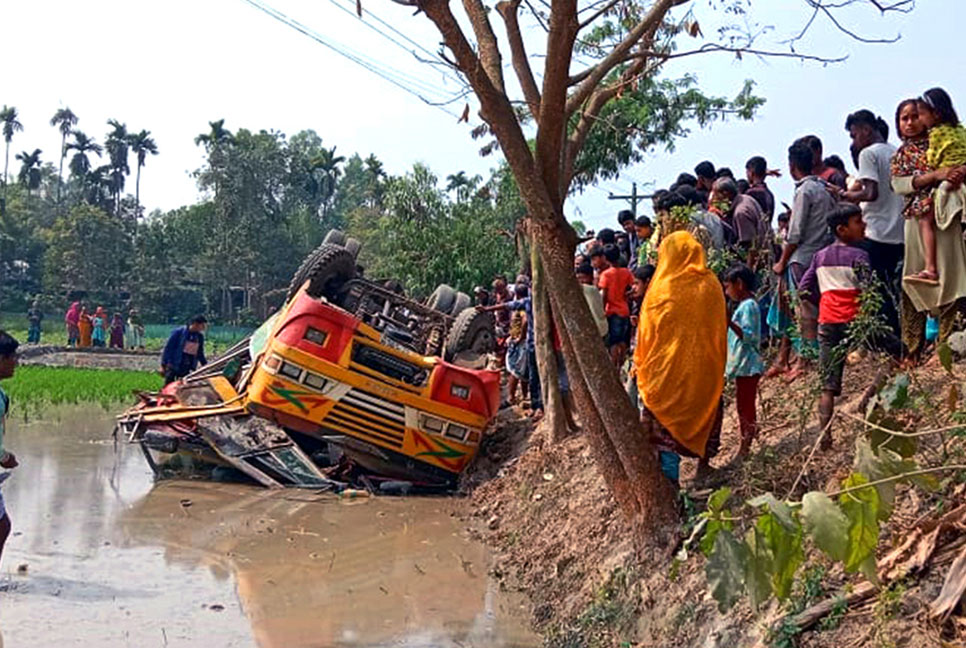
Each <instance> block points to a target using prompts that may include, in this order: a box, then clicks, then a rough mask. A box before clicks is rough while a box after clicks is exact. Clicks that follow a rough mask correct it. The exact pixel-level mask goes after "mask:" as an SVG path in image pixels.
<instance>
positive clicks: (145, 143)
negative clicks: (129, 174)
mask: <svg viewBox="0 0 966 648" xmlns="http://www.w3.org/2000/svg"><path fill="white" fill-rule="evenodd" d="M128 144H130V146H131V152H133V153H134V154H135V155H136V156H137V158H138V173H137V178H136V179H135V180H134V212H135V213H136V214H140V213H141V167H143V166H144V160H145V158H147V156H148V153H150V154H151V155H157V154H158V145H157V143H155V141H154V138H153V137H151V131H146V130H142V131H141V132H140V133H134V134H132V135H130V136H128Z"/></svg>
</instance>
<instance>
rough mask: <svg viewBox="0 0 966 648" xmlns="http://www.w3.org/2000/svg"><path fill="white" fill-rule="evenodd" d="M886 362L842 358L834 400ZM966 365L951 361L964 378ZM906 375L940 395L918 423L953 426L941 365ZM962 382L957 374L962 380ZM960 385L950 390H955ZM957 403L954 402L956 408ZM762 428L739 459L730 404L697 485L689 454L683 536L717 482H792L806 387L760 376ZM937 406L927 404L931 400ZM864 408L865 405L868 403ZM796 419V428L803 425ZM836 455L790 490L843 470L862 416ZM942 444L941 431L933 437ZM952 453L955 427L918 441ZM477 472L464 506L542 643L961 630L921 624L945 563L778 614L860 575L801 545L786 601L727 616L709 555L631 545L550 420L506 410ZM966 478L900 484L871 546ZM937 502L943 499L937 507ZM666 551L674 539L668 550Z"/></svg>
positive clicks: (808, 438)
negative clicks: (537, 422) (842, 374)
mask: <svg viewBox="0 0 966 648" xmlns="http://www.w3.org/2000/svg"><path fill="white" fill-rule="evenodd" d="M883 368H884V367H883V366H882V365H881V364H879V363H878V362H876V361H875V360H872V359H870V360H866V361H863V363H861V364H860V365H857V366H854V367H849V368H848V370H847V374H846V384H845V391H844V394H843V398H842V399H841V400H840V402H839V403H838V404H837V407H838V408H840V409H843V410H845V411H856V410H857V409H862V408H861V407H860V405H861V403H862V402H863V397H864V396H865V395H866V394H865V392H866V389H867V388H868V387H869V384H870V383H871V382H872V381H873V378H874V377H875V376H876V375H877V374H878V373H879V372H880V370H882V369H883ZM964 368H966V367H964V365H957V366H956V367H954V372H955V373H956V374H957V375H959V376H962V375H963V373H966V372H964ZM912 380H913V383H914V385H916V387H917V389H918V390H919V392H917V393H921V394H924V395H925V396H921V397H920V396H916V398H917V399H918V398H927V397H929V395H931V394H932V395H935V399H936V401H937V402H938V404H937V403H933V404H926V403H923V404H921V405H917V407H920V408H921V411H918V412H914V413H912V414H911V415H912V416H919V417H920V420H919V422H918V423H916V422H915V421H914V424H915V425H919V426H920V428H933V427H939V426H942V425H948V424H949V422H950V416H951V413H950V410H949V409H948V408H947V405H946V394H947V392H948V391H949V389H950V384H954V383H956V381H955V380H953V379H952V378H951V377H950V375H949V374H947V373H946V372H945V371H944V370H943V369H942V368H941V367H940V366H939V365H938V363H933V364H932V366H929V367H927V368H923V369H919V370H916V371H915V372H914V374H913V375H912ZM956 384H958V383H956ZM957 394H958V392H957ZM957 406H958V407H960V408H961V404H960V405H957ZM759 408H760V409H759V415H760V417H761V418H760V425H761V428H762V435H761V437H760V439H759V440H758V441H757V442H756V444H755V446H754V448H753V454H752V456H751V457H750V458H749V459H748V460H746V461H745V462H742V463H738V462H734V461H733V458H734V453H735V451H736V450H737V447H738V443H739V435H738V426H737V420H736V416H735V413H734V406H733V404H731V403H729V404H728V406H727V409H726V419H725V426H724V430H723V438H722V451H721V453H720V454H719V456H718V457H717V458H715V459H714V460H713V461H712V465H713V466H714V467H716V468H717V469H718V470H717V474H716V475H715V476H714V478H713V479H712V480H711V481H710V482H707V483H701V484H695V483H694V482H693V481H692V480H691V477H692V475H693V470H694V467H695V466H694V462H693V461H685V463H684V465H683V466H682V468H683V477H684V486H685V488H686V490H687V491H688V492H689V493H690V499H689V500H687V501H686V502H685V503H684V505H683V509H684V512H683V516H682V536H683V537H687V535H688V534H689V533H690V529H691V528H692V526H693V524H694V523H695V522H696V518H695V516H696V515H697V513H699V512H701V511H703V510H704V508H705V499H706V498H707V496H708V494H709V493H710V492H711V490H712V489H713V488H715V487H717V486H720V485H725V484H726V485H728V486H730V487H731V488H732V489H733V490H734V495H733V497H734V499H736V500H745V499H750V498H751V497H754V496H756V495H759V494H761V493H762V492H765V491H771V492H773V493H778V494H780V495H781V496H783V495H784V494H785V493H786V492H788V490H789V488H790V487H791V486H792V482H793V481H794V480H795V478H796V476H797V474H798V473H799V470H800V468H801V467H802V465H803V463H804V462H805V458H806V456H807V455H808V453H809V452H810V450H811V447H812V445H813V443H814V441H815V439H816V437H817V434H818V425H817V421H816V420H815V418H814V416H813V414H814V411H815V409H814V401H813V400H812V396H810V395H809V394H808V389H794V388H792V387H789V386H788V385H787V384H785V383H784V382H783V381H780V380H779V381H768V382H766V383H764V385H763V389H762V393H761V396H760V402H759ZM930 408H931V409H930ZM863 411H864V410H863ZM803 422H804V428H803V427H802V426H801V423H803ZM833 432H834V437H835V439H836V449H835V451H834V452H831V453H825V454H823V455H820V457H819V459H818V460H816V461H814V462H813V463H812V464H811V466H810V467H809V469H808V470H806V471H805V472H804V474H803V475H802V482H801V486H800V487H799V488H798V491H796V493H797V494H798V496H800V495H801V492H804V491H805V490H813V489H835V488H837V487H838V485H839V484H840V481H841V480H842V479H843V478H844V477H846V476H847V475H848V474H849V472H850V469H851V465H852V461H853V456H854V443H855V439H856V437H857V436H858V435H860V434H862V430H861V425H859V424H855V423H851V422H850V421H848V420H837V422H836V425H835V426H834V429H833ZM935 442H936V443H938V441H935ZM922 451H923V452H928V453H931V454H933V455H938V454H939V453H940V452H948V453H949V456H950V457H952V459H951V461H955V460H956V459H957V458H960V459H961V458H963V457H966V444H964V442H963V441H962V438H953V439H950V440H948V441H947V443H946V446H945V447H944V448H942V449H941V450H940V448H938V447H930V448H923V449H922ZM481 456H482V457H483V458H484V461H483V462H482V463H481V466H482V469H481V474H480V475H477V476H475V477H474V478H473V479H472V480H471V481H470V486H471V487H472V491H471V494H470V500H471V507H470V508H471V516H472V517H473V518H474V519H475V520H476V522H477V525H476V527H475V528H477V529H480V537H481V539H482V540H483V541H484V542H486V543H487V544H488V545H489V546H490V547H491V549H492V550H493V552H494V567H493V573H494V575H495V577H497V578H498V579H499V580H500V583H501V585H502V586H503V587H504V588H506V589H507V590H510V591H516V592H520V593H524V594H525V595H526V596H527V597H528V598H529V599H530V601H531V605H532V610H533V616H532V618H531V621H532V623H533V625H534V627H535V628H536V629H538V631H540V632H541V634H543V635H544V638H545V641H546V644H545V645H547V646H550V647H566V648H583V647H588V648H589V647H598V646H601V647H603V646H639V647H642V648H643V647H648V648H650V647H658V646H660V647H661V648H685V647H688V648H692V647H695V648H697V647H700V648H715V647H728V648H752V647H754V648H763V647H765V646H769V647H775V648H795V647H798V648H805V647H808V648H842V647H859V646H884V647H888V646H894V647H899V646H935V647H937V648H938V647H939V646H946V645H949V646H952V645H957V646H958V645H964V644H963V643H958V642H956V641H953V642H948V641H947V642H946V643H941V642H942V641H944V640H948V639H949V638H950V637H953V638H955V635H956V630H955V627H953V628H950V626H949V624H947V625H946V626H945V627H941V626H940V624H936V623H933V622H931V621H928V620H927V618H928V604H929V602H930V601H932V600H933V599H934V598H935V597H936V595H937V594H938V592H939V590H940V588H941V586H942V583H943V579H944V578H945V576H946V573H947V571H948V565H947V566H946V567H945V568H942V569H939V568H937V569H932V570H925V572H924V573H923V574H922V575H920V576H919V577H917V578H916V579H910V580H909V581H908V582H902V583H899V584H898V585H896V586H893V587H890V588H889V589H888V590H886V591H884V592H881V593H879V594H878V595H876V596H875V597H873V598H871V599H870V600H868V601H866V602H865V603H864V604H863V605H862V606H860V608H859V609H857V610H856V609H853V610H844V609H842V610H838V611H837V612H836V613H835V614H833V615H832V616H831V618H830V619H829V620H827V621H826V622H825V623H822V624H819V625H816V626H815V627H814V628H811V629H810V630H808V631H807V632H798V631H797V629H795V628H785V629H783V630H782V631H781V632H779V633H777V634H776V633H775V632H774V628H775V624H776V622H777V621H778V620H779V619H780V618H781V617H782V616H783V615H784V614H786V613H787V612H788V611H789V610H792V609H796V607H797V608H798V609H801V608H803V607H806V606H809V605H812V604H814V603H816V602H818V601H821V600H829V599H831V598H833V597H834V596H836V595H837V593H840V592H843V591H850V590H851V589H852V588H853V587H854V586H856V585H857V584H859V583H861V582H862V581H863V579H862V578H861V577H859V576H856V575H854V574H845V573H843V571H842V569H841V567H840V566H836V565H834V564H831V563H828V561H825V560H823V559H822V558H821V557H820V556H818V555H817V554H816V555H811V556H809V561H810V562H809V565H810V566H811V567H810V571H807V572H803V573H802V577H801V578H800V579H799V581H797V582H796V585H795V588H794V591H793V593H792V598H791V600H790V601H789V602H787V603H786V604H785V605H779V604H777V603H775V602H774V601H772V602H771V603H769V604H768V605H767V606H765V607H764V608H763V609H761V610H759V611H758V612H753V611H752V610H751V609H750V607H749V605H748V603H747V601H744V600H743V601H741V602H740V603H739V604H738V605H736V606H735V607H734V608H733V609H732V610H730V611H729V612H728V613H726V614H721V613H720V612H719V611H718V609H717V605H716V603H715V602H714V601H713V600H712V599H711V597H710V595H709V593H708V587H707V580H706V578H705V574H704V567H705V559H704V557H703V556H702V555H700V553H699V552H697V551H696V550H692V551H691V552H690V555H689V557H688V559H687V560H685V561H684V562H681V563H680V564H676V565H675V564H672V563H671V561H670V560H666V559H664V558H663V557H662V558H660V559H655V557H653V556H638V555H636V553H635V551H634V547H633V544H632V542H631V538H630V537H629V536H628V533H627V525H626V522H625V521H624V520H623V518H622V517H621V514H620V513H619V511H618V510H617V509H616V507H615V504H614V501H613V498H612V497H611V496H610V493H609V492H608V490H607V488H606V486H605V484H604V481H603V479H602V477H601V476H600V474H599V472H598V471H597V468H596V465H595V463H594V461H593V459H592V456H591V453H590V450H589V448H588V447H587V444H586V440H585V439H584V438H583V437H582V436H579V435H578V436H575V437H572V438H569V439H567V440H565V441H564V442H562V443H560V444H551V443H549V442H548V441H547V436H546V434H545V431H544V430H542V429H537V430H535V431H531V430H530V428H529V426H528V425H526V424H525V423H522V422H521V418H520V413H519V412H517V413H516V415H515V416H514V415H512V414H510V413H507V412H504V413H503V414H502V418H501V425H500V426H499V427H498V429H497V431H496V434H495V435H493V436H492V437H490V438H488V439H487V441H486V444H485V445H484V447H483V448H481ZM963 478H964V476H958V477H955V478H950V479H948V480H946V481H944V482H943V490H941V491H940V492H937V493H934V494H930V493H924V492H923V491H921V490H919V491H917V490H916V489H913V488H910V487H907V486H899V487H898V488H897V491H896V493H897V495H896V507H895V512H894V513H893V515H892V517H891V518H890V520H889V521H888V523H886V524H884V525H883V529H882V533H881V535H880V543H879V555H880V557H881V556H882V555H883V554H884V553H887V552H888V550H889V548H890V546H892V545H894V544H896V543H898V541H899V540H900V539H901V538H902V537H904V535H906V534H908V529H909V528H910V527H911V526H912V525H914V524H915V523H916V521H917V520H922V519H923V518H924V516H927V515H929V514H930V512H935V511H937V510H938V511H941V510H948V509H951V508H953V507H955V506H956V505H958V504H961V503H962V502H963V500H964V493H963V489H964V488H966V486H962V485H960V482H961V481H963ZM944 507H945V508H944ZM671 549H673V548H671Z"/></svg>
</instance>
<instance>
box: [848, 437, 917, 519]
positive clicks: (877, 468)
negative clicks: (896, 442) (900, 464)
mask: <svg viewBox="0 0 966 648" xmlns="http://www.w3.org/2000/svg"><path fill="white" fill-rule="evenodd" d="M884 452H891V451H890V450H889V449H888V448H886V447H885V446H880V447H879V453H880V454H881V453H884ZM893 455H895V456H898V454H896V453H893ZM900 460H901V457H900ZM913 465H915V464H913ZM853 468H854V469H855V472H857V473H861V474H863V475H865V476H866V477H868V479H869V481H878V480H880V479H884V478H886V477H891V476H893V475H895V474H898V473H896V472H892V471H890V470H889V469H888V467H887V466H886V464H885V463H883V462H882V460H881V459H879V457H878V456H877V455H876V453H875V452H873V450H872V446H871V445H870V444H869V441H868V440H867V439H863V438H862V437H859V438H857V439H856V440H855V464H854V466H853ZM899 472H906V471H899ZM875 489H876V491H877V492H878V493H879V512H878V515H879V519H880V520H883V521H884V520H888V519H889V516H890V515H892V505H893V503H894V502H895V499H896V484H895V482H885V483H883V484H877V485H876V486H875Z"/></svg>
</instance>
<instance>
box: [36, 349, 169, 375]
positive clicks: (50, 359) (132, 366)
mask: <svg viewBox="0 0 966 648" xmlns="http://www.w3.org/2000/svg"><path fill="white" fill-rule="evenodd" d="M18 355H19V357H20V363H21V364H25V365H40V366H43V367H80V368H85V369H127V370H128V371H157V370H158V367H159V364H160V353H159V352H155V351H120V350H118V349H73V348H69V347H61V346H24V347H21V349H20V351H19V354H18Z"/></svg>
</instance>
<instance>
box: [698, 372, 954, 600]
mask: <svg viewBox="0 0 966 648" xmlns="http://www.w3.org/2000/svg"><path fill="white" fill-rule="evenodd" d="M907 387H908V377H907V376H905V375H904V374H900V375H899V376H897V377H896V378H895V379H893V380H892V381H890V383H889V384H887V385H886V386H885V387H884V388H883V389H882V390H881V391H880V392H879V394H878V395H877V396H876V398H875V399H874V404H873V405H872V407H871V409H870V413H869V416H870V419H871V418H872V416H873V415H875V414H876V413H878V412H882V411H885V410H890V411H891V410H893V408H895V409H900V408H903V407H906V406H907V403H908V397H907V396H906V395H905V391H906V389H907ZM870 429H871V430H872V431H873V432H874V434H868V435H866V436H860V437H859V438H857V440H856V451H855V461H854V464H853V467H852V473H851V474H849V476H848V477H846V478H845V479H844V480H842V483H841V490H840V491H839V492H838V493H833V494H828V493H825V492H821V491H810V492H807V493H805V494H804V495H803V496H802V498H801V500H800V501H782V500H779V499H778V498H776V497H775V496H774V495H772V494H771V493H765V494H764V495H761V496H758V497H756V498H753V499H751V500H749V501H747V502H745V503H744V505H743V506H741V507H740V509H738V510H737V512H738V513H741V512H744V513H746V515H744V516H740V515H736V511H735V510H732V509H729V508H726V504H727V502H728V500H729V498H730V497H731V491H730V490H729V489H727V488H724V489H721V490H719V491H716V492H715V493H714V494H713V495H712V496H711V498H710V499H709V501H708V510H707V511H706V512H705V513H703V514H702V517H703V518H704V519H705V520H706V523H705V531H704V536H703V537H702V539H701V543H700V547H701V550H702V551H703V552H704V553H705V555H706V556H708V563H707V565H706V568H705V571H706V575H707V578H708V587H709V588H710V590H711V593H712V596H714V598H715V600H717V601H718V604H719V606H720V607H721V609H722V610H723V611H724V610H727V609H728V608H730V607H731V606H732V605H734V604H735V602H737V600H738V599H739V598H740V595H741V593H742V592H744V593H745V594H746V595H747V596H748V599H749V601H750V603H751V605H752V607H754V608H756V609H757V608H758V607H759V606H761V605H762V604H763V603H764V602H765V601H767V600H768V599H769V598H771V597H772V596H774V597H775V598H777V599H778V600H779V601H785V600H787V599H788V597H789V594H790V593H791V587H792V584H793V582H794V580H795V577H796V575H797V573H798V572H799V568H800V567H801V566H802V564H803V563H804V558H805V553H804V552H805V550H806V549H808V548H809V547H811V548H814V549H815V550H817V551H819V552H821V553H822V554H824V555H825V556H827V558H828V559H830V560H832V561H835V562H837V563H841V564H842V566H843V567H844V569H845V571H846V572H852V573H855V572H859V573H861V574H863V575H864V576H865V577H866V578H867V579H869V580H870V581H872V582H878V575H877V573H876V558H875V554H876V549H877V547H878V544H879V532H880V525H881V524H882V523H883V522H885V521H886V520H888V519H889V516H890V515H891V513H892V501H893V500H894V499H895V488H896V484H900V483H905V484H916V485H918V486H920V487H923V488H926V489H929V490H934V489H935V488H936V486H937V482H936V481H935V479H933V477H932V475H931V474H930V473H929V470H930V469H926V470H925V471H924V470H920V469H919V467H918V466H917V464H916V462H915V461H913V460H912V459H910V458H909V457H904V456H902V455H900V454H899V453H898V452H896V451H895V450H893V449H892V448H891V447H890V446H889V444H888V442H887V439H883V438H882V436H881V431H876V430H875V429H874V428H870ZM896 432H900V433H905V430H901V429H897V430H896ZM887 436H888V435H887ZM906 440H907V441H910V442H913V444H912V447H911V448H910V454H912V453H913V452H915V449H916V448H915V443H914V439H911V438H909V437H906ZM736 521H743V522H744V523H745V525H746V527H747V530H746V533H745V537H744V541H741V540H738V539H737V537H736V532H735V526H734V524H735V522H736ZM805 540H808V544H806V543H805V542H804V541H805ZM724 584H727V585H728V587H729V589H727V590H726V589H725V588H724Z"/></svg>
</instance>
